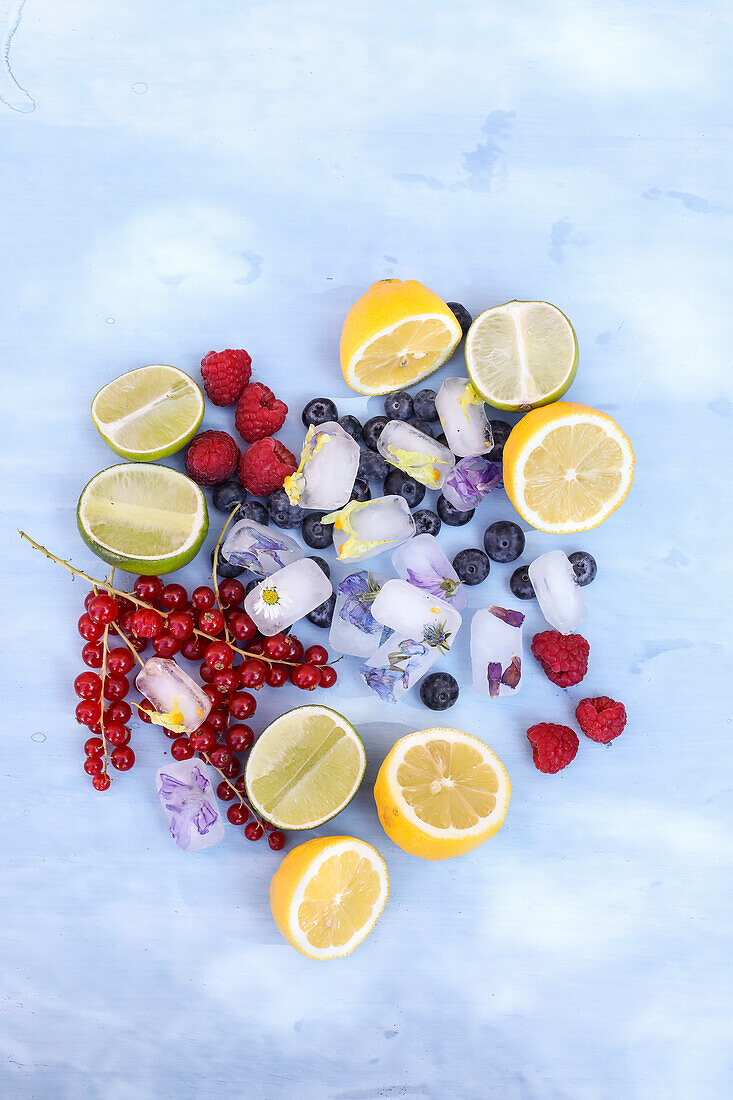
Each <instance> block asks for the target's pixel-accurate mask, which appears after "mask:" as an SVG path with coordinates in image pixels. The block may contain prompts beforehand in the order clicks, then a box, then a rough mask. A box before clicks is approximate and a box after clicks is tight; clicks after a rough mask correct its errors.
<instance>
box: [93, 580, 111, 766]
mask: <svg viewBox="0 0 733 1100" xmlns="http://www.w3.org/2000/svg"><path fill="white" fill-rule="evenodd" d="M114 575H115V568H114V566H111V567H110V571H109V582H110V584H111V583H112V580H113V579H114ZM95 591H96V589H95ZM108 654H109V623H105V624H104V634H103V635H102V690H101V692H100V696H99V699H100V704H101V713H100V715H99V728H100V730H101V733H102V751H103V754H104V769H103V773H102V774H103V775H107V766H108V764H109V762H110V759H111V758H110V755H109V752H108V751H107V737H106V735H105V732H104V684H105V681H106V679H107V656H108ZM107 778H109V776H107Z"/></svg>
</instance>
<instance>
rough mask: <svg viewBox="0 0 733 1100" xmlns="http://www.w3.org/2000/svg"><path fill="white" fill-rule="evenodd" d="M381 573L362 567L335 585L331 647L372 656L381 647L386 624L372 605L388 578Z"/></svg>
mask: <svg viewBox="0 0 733 1100" xmlns="http://www.w3.org/2000/svg"><path fill="white" fill-rule="evenodd" d="M386 579H387V578H386V577H385V576H383V575H382V574H381V573H374V572H372V570H370V569H359V570H357V571H356V572H354V573H348V574H347V575H346V576H345V577H344V578H343V580H342V581H340V582H339V583H338V584H337V585H336V590H335V591H336V604H335V607H334V610H333V619H332V620H331V632H330V634H329V636H328V640H329V643H330V645H331V647H332V648H333V649H335V650H337V651H338V652H339V653H349V654H351V655H352V656H354V657H369V656H370V655H371V654H372V653H374V651H375V649H377V647H378V646H379V642H380V639H381V637H382V632H383V630H384V627H383V626H382V624H381V623H378V622H377V620H376V619H375V618H374V616H373V615H372V604H373V603H374V600H375V598H376V596H377V593H378V592H379V590H380V588H381V587H382V585H383V584H384V582H385V581H386Z"/></svg>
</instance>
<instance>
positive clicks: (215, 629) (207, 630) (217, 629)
mask: <svg viewBox="0 0 733 1100" xmlns="http://www.w3.org/2000/svg"><path fill="white" fill-rule="evenodd" d="M198 627H199V630H200V631H202V632H203V633H204V634H221V632H222V630H223V629H224V616H223V615H222V613H221V611H219V609H218V608H216V607H214V608H212V609H211V610H210V611H202V612H201V614H200V615H199V621H198Z"/></svg>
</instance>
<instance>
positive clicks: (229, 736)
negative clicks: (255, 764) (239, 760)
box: [224, 725, 255, 752]
mask: <svg viewBox="0 0 733 1100" xmlns="http://www.w3.org/2000/svg"><path fill="white" fill-rule="evenodd" d="M254 739H255V735H254V732H253V730H252V729H251V727H250V726H244V725H236V726H230V727H229V729H228V730H227V731H226V733H225V734H224V740H225V741H226V743H227V745H228V746H229V748H230V749H231V750H232V752H244V751H245V750H246V749H248V748H250V747H251V746H252V745H253V744H254Z"/></svg>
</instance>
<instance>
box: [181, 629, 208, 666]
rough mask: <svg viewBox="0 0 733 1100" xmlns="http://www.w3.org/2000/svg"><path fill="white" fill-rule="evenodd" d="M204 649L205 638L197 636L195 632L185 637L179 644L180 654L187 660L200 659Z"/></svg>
mask: <svg viewBox="0 0 733 1100" xmlns="http://www.w3.org/2000/svg"><path fill="white" fill-rule="evenodd" d="M205 649H206V639H205V638H199V637H198V636H197V635H196V634H194V635H192V636H191V637H190V638H186V640H185V642H183V644H182V645H181V656H182V657H185V658H186V660H187V661H200V660H201V658H202V657H203V655H204V651H205Z"/></svg>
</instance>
